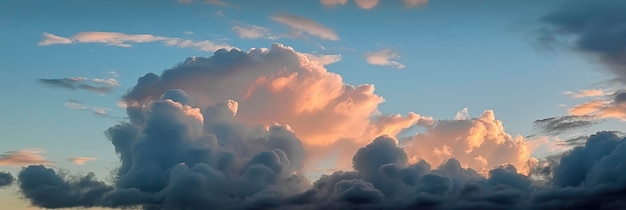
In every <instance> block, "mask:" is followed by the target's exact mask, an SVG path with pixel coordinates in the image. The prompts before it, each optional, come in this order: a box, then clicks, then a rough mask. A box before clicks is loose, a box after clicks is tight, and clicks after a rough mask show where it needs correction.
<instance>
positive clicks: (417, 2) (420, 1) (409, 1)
mask: <svg viewBox="0 0 626 210" xmlns="http://www.w3.org/2000/svg"><path fill="white" fill-rule="evenodd" d="M427 4H428V0H404V5H405V6H406V7H419V6H424V5H427Z"/></svg>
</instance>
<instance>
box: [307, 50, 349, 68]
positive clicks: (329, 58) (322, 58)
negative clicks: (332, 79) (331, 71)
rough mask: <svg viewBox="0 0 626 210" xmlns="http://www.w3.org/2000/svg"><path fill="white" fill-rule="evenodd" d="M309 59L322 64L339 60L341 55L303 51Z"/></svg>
mask: <svg viewBox="0 0 626 210" xmlns="http://www.w3.org/2000/svg"><path fill="white" fill-rule="evenodd" d="M303 54H304V55H305V56H306V57H307V58H309V60H313V61H316V62H318V63H320V64H322V65H324V66H326V65H330V64H333V63H337V62H339V61H341V59H342V57H341V55H323V54H311V53H303Z"/></svg>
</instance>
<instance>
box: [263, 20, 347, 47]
mask: <svg viewBox="0 0 626 210" xmlns="http://www.w3.org/2000/svg"><path fill="white" fill-rule="evenodd" d="M272 19H273V20H274V21H276V22H279V23H282V24H285V25H287V26H289V27H290V28H292V29H294V30H297V31H302V32H306V33H307V34H310V35H313V36H317V37H319V38H320V39H326V40H332V41H338V40H339V36H338V35H337V34H336V33H335V31H334V30H333V29H330V28H328V27H326V26H324V25H322V24H320V23H318V22H316V21H314V20H311V19H309V18H305V17H301V16H296V15H289V14H281V15H275V16H273V17H272Z"/></svg>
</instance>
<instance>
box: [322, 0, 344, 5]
mask: <svg viewBox="0 0 626 210" xmlns="http://www.w3.org/2000/svg"><path fill="white" fill-rule="evenodd" d="M320 2H321V3H322V4H323V5H324V6H327V7H334V6H337V5H339V4H341V5H345V4H346V3H347V2H348V0H320Z"/></svg>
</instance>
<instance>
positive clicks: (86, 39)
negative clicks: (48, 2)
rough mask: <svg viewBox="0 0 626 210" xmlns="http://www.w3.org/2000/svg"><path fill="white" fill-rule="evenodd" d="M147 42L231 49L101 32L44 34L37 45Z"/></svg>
mask: <svg viewBox="0 0 626 210" xmlns="http://www.w3.org/2000/svg"><path fill="white" fill-rule="evenodd" d="M60 40H62V41H60ZM149 42H162V43H164V44H165V45H166V46H170V47H180V48H196V49H199V50H202V51H216V50H218V49H222V48H224V49H232V48H233V47H232V46H230V45H228V44H220V43H214V42H212V41H208V40H204V41H194V40H188V39H181V38H175V37H164V36H155V35H151V34H124V33H118V32H102V31H90V32H80V33H78V34H76V35H74V36H72V37H71V38H67V37H61V36H57V35H53V34H50V33H44V36H43V39H42V40H41V41H40V42H39V43H38V45H39V46H48V45H53V44H71V43H101V44H107V45H111V46H117V47H132V44H133V43H149Z"/></svg>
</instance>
